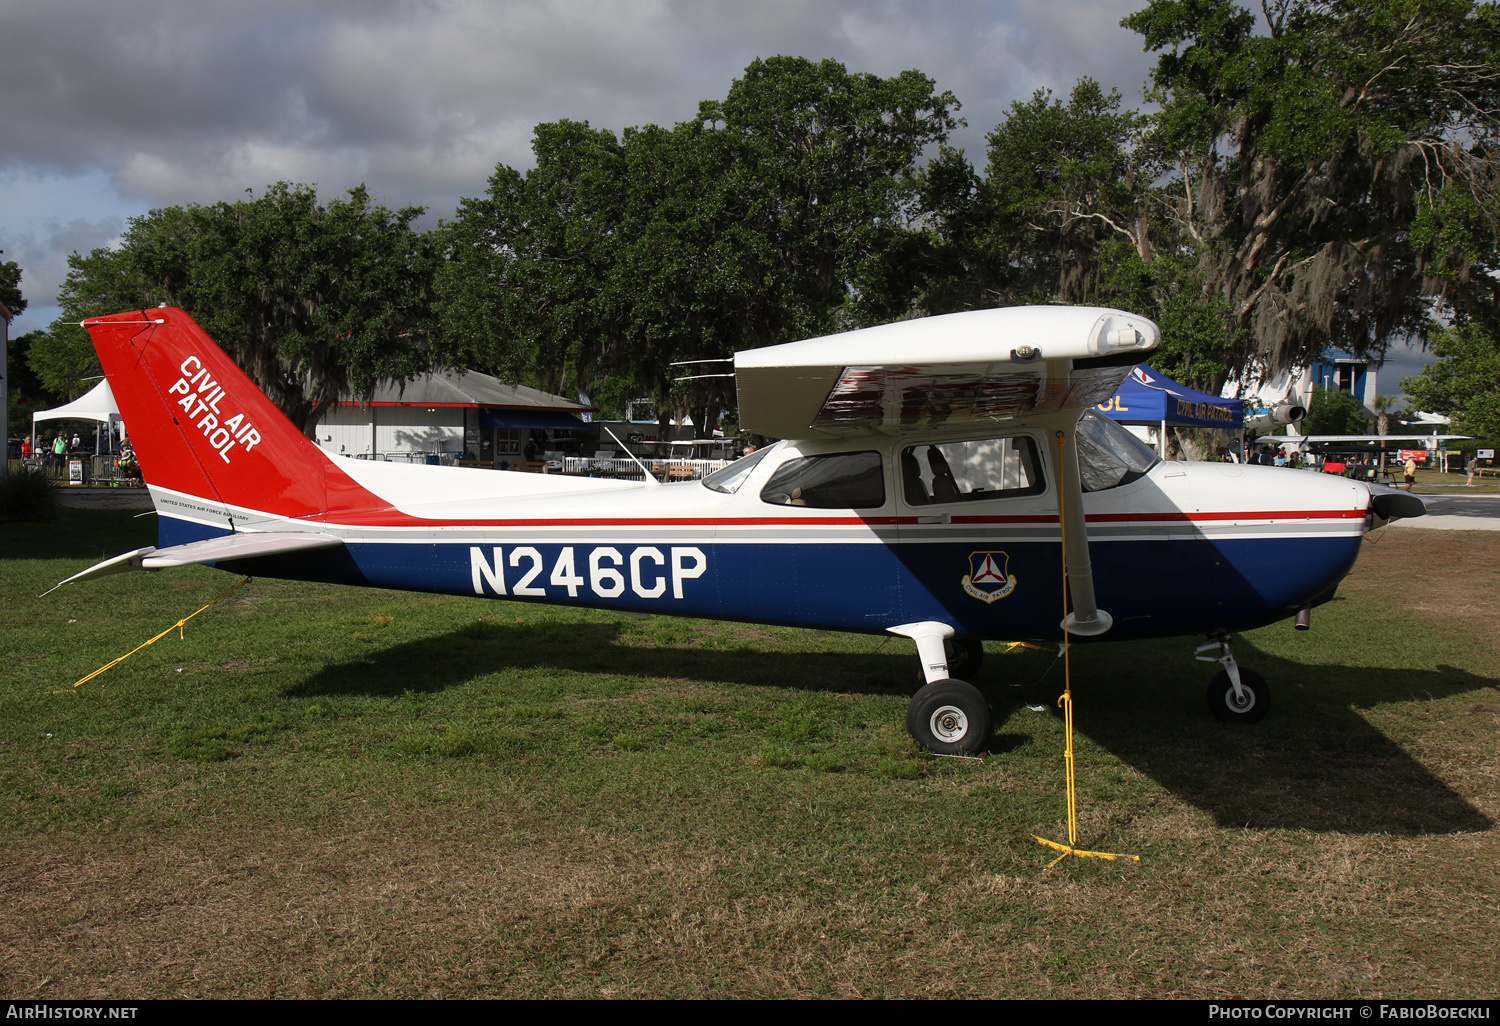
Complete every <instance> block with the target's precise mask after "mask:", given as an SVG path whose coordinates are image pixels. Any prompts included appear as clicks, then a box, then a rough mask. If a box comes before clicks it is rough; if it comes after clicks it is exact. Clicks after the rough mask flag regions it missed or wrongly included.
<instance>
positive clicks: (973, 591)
mask: <svg viewBox="0 0 1500 1026" xmlns="http://www.w3.org/2000/svg"><path fill="white" fill-rule="evenodd" d="M1009 568H1010V557H1009V556H1008V555H1006V554H1005V553H1003V552H971V553H969V572H968V573H966V574H964V580H963V585H964V591H966V592H968V593H969V594H970V595H973V596H974V597H975V598H977V599H982V600H983V601H985V602H994V601H996V600H997V599H1003V598H1004V597H1005V596H1007V595H1009V594H1010V593H1011V592H1013V591H1015V590H1016V578H1015V576H1014V575H1013V574H1009V573H1007V572H1006V571H1007V570H1009Z"/></svg>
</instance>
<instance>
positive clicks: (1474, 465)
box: [1464, 452, 1479, 488]
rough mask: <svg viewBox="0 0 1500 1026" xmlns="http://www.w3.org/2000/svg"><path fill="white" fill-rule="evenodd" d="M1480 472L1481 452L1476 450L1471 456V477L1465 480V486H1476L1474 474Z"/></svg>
mask: <svg viewBox="0 0 1500 1026" xmlns="http://www.w3.org/2000/svg"><path fill="white" fill-rule="evenodd" d="M1478 472H1479V454H1478V453H1477V452H1476V453H1475V454H1474V455H1473V456H1470V457H1469V479H1468V480H1467V481H1465V482H1464V485H1465V487H1468V488H1473V487H1474V475H1475V474H1476V473H1478Z"/></svg>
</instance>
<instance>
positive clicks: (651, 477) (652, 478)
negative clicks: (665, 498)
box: [599, 424, 661, 488]
mask: <svg viewBox="0 0 1500 1026" xmlns="http://www.w3.org/2000/svg"><path fill="white" fill-rule="evenodd" d="M599 426H600V427H602V428H604V430H605V431H608V432H609V437H611V438H613V439H614V440H615V444H616V445H618V446H619V447H620V448H621V449H624V450H625V455H626V456H629V457H630V458H631V459H633V460H635V465H636V466H638V467H640V468H641V473H643V474H645V475H646V480H645V484H646V487H647V488H657V487H660V485H661V482H660V481H658V480H657V479H656V475H655V474H653V473H651V471H649V470H647V469H646V465H645V464H644V463H642V462H641V461H640V460H638V459H636V456H635V453H633V452H631V451H630V447H629V446H628V445H626V444H625V443H624V442H622V441H620V436H619V435H617V434H615V433H614V432H613V431H610V428H609V425H608V424H600V425H599Z"/></svg>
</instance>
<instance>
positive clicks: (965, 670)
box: [945, 638, 984, 680]
mask: <svg viewBox="0 0 1500 1026" xmlns="http://www.w3.org/2000/svg"><path fill="white" fill-rule="evenodd" d="M945 647H946V648H947V650H948V676H949V677H953V678H955V679H957V680H973V679H974V678H975V677H976V676H978V674H979V668H980V667H981V666H983V665H984V642H982V641H980V640H979V639H978V638H951V639H950V640H949V641H948V642H947V644H946V645H945Z"/></svg>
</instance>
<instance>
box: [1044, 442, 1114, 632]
mask: <svg viewBox="0 0 1500 1026" xmlns="http://www.w3.org/2000/svg"><path fill="white" fill-rule="evenodd" d="M1077 440H1078V422H1077V420H1075V421H1074V422H1073V429H1072V431H1070V432H1064V431H1059V432H1057V434H1056V435H1055V436H1054V437H1053V447H1052V454H1053V456H1054V457H1055V460H1054V462H1055V463H1056V465H1057V470H1058V485H1057V486H1058V492H1059V494H1058V502H1057V506H1058V519H1060V520H1061V521H1062V533H1063V539H1064V541H1065V543H1066V549H1065V551H1066V552H1067V560H1066V563H1067V565H1066V567H1065V568H1064V569H1066V570H1067V573H1068V594H1069V596H1070V597H1071V598H1072V600H1073V611H1072V612H1071V613H1069V614H1068V618H1067V619H1066V620H1064V621H1063V622H1062V628H1063V630H1065V631H1067V632H1068V633H1069V634H1076V635H1079V636H1080V637H1092V636H1093V635H1096V634H1103V633H1104V632H1105V631H1107V630H1109V629H1110V628H1111V627H1113V626H1114V623H1115V620H1114V617H1112V616H1110V615H1109V614H1108V613H1106V612H1105V611H1104V610H1102V609H1100V608H1099V604H1098V602H1097V601H1096V600H1095V599H1094V568H1093V566H1092V564H1090V562H1089V529H1088V523H1087V522H1086V521H1085V520H1084V517H1083V480H1082V478H1081V477H1080V476H1079V473H1078V445H1077Z"/></svg>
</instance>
